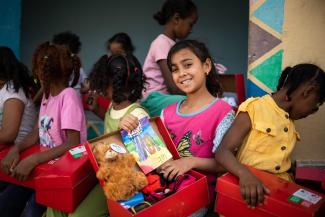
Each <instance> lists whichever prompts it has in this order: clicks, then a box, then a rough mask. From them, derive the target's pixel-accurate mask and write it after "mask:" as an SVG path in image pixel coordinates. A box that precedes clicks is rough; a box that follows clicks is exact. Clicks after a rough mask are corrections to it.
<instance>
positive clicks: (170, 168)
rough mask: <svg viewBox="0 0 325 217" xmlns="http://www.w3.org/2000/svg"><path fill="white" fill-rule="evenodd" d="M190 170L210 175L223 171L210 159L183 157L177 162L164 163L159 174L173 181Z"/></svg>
mask: <svg viewBox="0 0 325 217" xmlns="http://www.w3.org/2000/svg"><path fill="white" fill-rule="evenodd" d="M192 169H197V170H202V171H206V172H210V173H216V172H222V171H224V169H223V168H222V167H221V166H220V165H219V164H217V163H216V161H215V160H214V159H211V158H200V157H183V158H180V159H178V160H171V161H167V162H166V163H164V164H163V165H162V166H161V167H160V168H159V172H160V173H163V174H164V177H165V178H166V179H168V180H173V179H174V178H176V177H177V176H179V175H183V174H185V173H187V172H188V171H190V170H192Z"/></svg>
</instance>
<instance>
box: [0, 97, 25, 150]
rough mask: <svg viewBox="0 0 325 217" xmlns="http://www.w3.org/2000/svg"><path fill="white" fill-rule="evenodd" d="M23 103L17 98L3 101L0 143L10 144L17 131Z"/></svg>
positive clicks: (23, 106)
mask: <svg viewBox="0 0 325 217" xmlns="http://www.w3.org/2000/svg"><path fill="white" fill-rule="evenodd" d="M24 109H25V105H24V103H23V102H22V101H21V100H19V99H15V98H12V99H8V100H7V101H6V102H5V103H4V108H3V118H2V127H1V128H0V144H12V143H13V142H14V141H15V139H16V137H17V135H18V132H19V127H20V123H21V119H22V117H23V114H24Z"/></svg>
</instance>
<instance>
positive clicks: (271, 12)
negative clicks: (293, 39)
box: [253, 0, 284, 33]
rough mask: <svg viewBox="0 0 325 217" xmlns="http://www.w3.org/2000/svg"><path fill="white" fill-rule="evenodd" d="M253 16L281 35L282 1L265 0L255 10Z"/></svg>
mask: <svg viewBox="0 0 325 217" xmlns="http://www.w3.org/2000/svg"><path fill="white" fill-rule="evenodd" d="M253 16H255V17H256V18H258V19H259V20H261V21H262V22H263V23H265V24H266V25H268V26H269V27H271V28H272V29H274V30H275V31H277V32H278V33H282V26H283V16H284V0H267V1H266V2H264V4H263V5H261V6H260V7H259V8H257V9H256V11H255V12H254V13H253Z"/></svg>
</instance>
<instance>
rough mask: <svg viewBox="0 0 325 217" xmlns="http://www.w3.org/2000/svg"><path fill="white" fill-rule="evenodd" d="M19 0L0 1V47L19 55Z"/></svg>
mask: <svg viewBox="0 0 325 217" xmlns="http://www.w3.org/2000/svg"><path fill="white" fill-rule="evenodd" d="M20 19H21V0H0V46H7V47H10V48H11V49H12V50H13V51H14V53H15V54H16V56H17V58H19V55H20Z"/></svg>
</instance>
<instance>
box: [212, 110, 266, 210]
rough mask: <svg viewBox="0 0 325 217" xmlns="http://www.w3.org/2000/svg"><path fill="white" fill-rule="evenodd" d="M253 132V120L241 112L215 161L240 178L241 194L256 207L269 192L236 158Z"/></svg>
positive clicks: (218, 150) (227, 134)
mask: <svg viewBox="0 0 325 217" xmlns="http://www.w3.org/2000/svg"><path fill="white" fill-rule="evenodd" d="M250 130H251V120H250V118H249V115H248V114H247V113H244V112H241V113H239V114H238V116H237V117H236V119H235V121H234V122H233V125H232V126H231V128H230V129H229V131H228V132H227V133H226V135H225V137H224V138H223V140H222V142H221V145H220V146H219V147H218V149H217V151H216V154H215V159H216V161H217V162H218V163H220V164H221V165H222V166H224V167H225V169H227V170H228V171H229V172H231V173H233V174H234V175H236V176H237V177H239V182H240V193H241V195H242V197H243V199H244V200H245V201H246V203H247V204H248V205H249V206H251V207H255V205H256V204H257V203H262V202H263V201H264V192H265V193H268V192H269V190H268V189H267V188H266V187H265V186H264V185H263V183H262V182H261V181H260V180H259V179H258V178H257V177H256V176H254V175H253V174H252V173H251V172H250V171H249V170H248V169H247V168H246V167H245V166H244V165H242V164H241V163H239V162H238V160H237V159H236V157H235V151H236V149H237V148H238V147H239V146H240V145H241V143H242V141H243V140H244V138H245V137H246V135H247V134H248V133H249V132H250Z"/></svg>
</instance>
